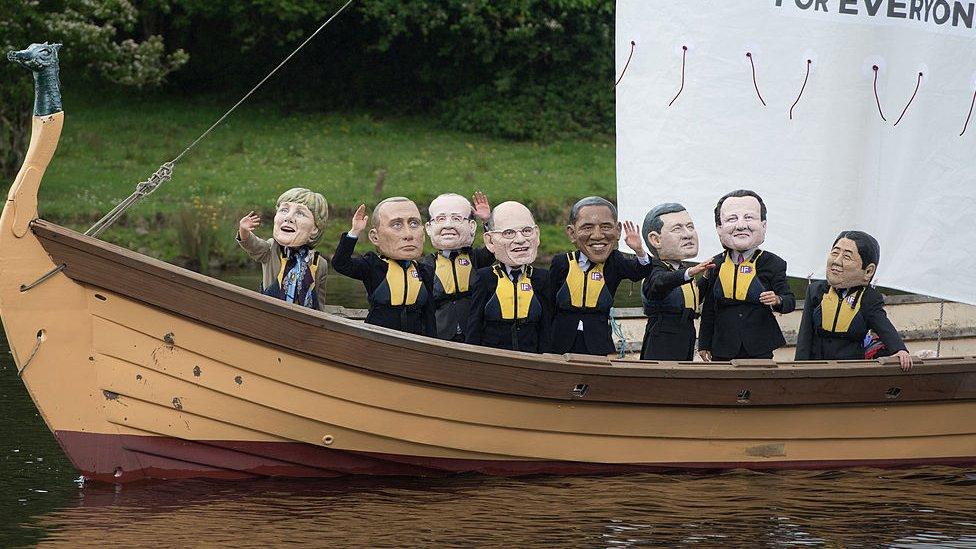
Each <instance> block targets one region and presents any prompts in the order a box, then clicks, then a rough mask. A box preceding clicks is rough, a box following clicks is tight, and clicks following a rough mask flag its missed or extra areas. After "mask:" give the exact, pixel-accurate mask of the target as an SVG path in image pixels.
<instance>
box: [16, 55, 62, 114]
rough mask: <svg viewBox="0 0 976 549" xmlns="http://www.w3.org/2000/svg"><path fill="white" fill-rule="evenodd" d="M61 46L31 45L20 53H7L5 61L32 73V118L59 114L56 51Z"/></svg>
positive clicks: (59, 92)
mask: <svg viewBox="0 0 976 549" xmlns="http://www.w3.org/2000/svg"><path fill="white" fill-rule="evenodd" d="M59 49H61V44H49V43H47V42H45V43H43V44H31V45H30V46H29V47H27V48H26V49H23V50H20V51H10V52H7V59H9V60H10V61H13V62H14V63H17V64H19V65H21V66H24V67H26V68H28V69H30V70H31V71H33V73H34V116H47V115H50V114H54V113H56V112H60V111H61V110H63V109H62V105H61V81H60V78H59V77H58V73H59V67H58V50H59Z"/></svg>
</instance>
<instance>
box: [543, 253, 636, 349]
mask: <svg viewBox="0 0 976 549" xmlns="http://www.w3.org/2000/svg"><path fill="white" fill-rule="evenodd" d="M574 253H576V254H577V257H579V255H578V254H579V252H574ZM653 270H654V262H653V261H651V262H649V263H648V264H647V265H641V264H640V262H639V261H637V259H635V258H628V257H626V256H624V254H622V253H621V252H620V250H614V251H613V252H611V253H610V256H609V257H608V258H607V261H606V263H605V264H604V267H603V278H604V287H605V288H606V289H607V291H608V292H610V295H611V296H612V295H615V294H616V293H617V287H618V286H620V283H621V282H622V281H623V280H625V279H626V280H633V281H634V282H637V281H640V280H641V279H643V278H644V277H646V276H648V275H649V274H651V271H653ZM568 273H569V260H568V259H567V258H566V254H558V255H556V256H555V257H553V258H552V265H551V266H550V267H549V288H550V290H551V292H552V303H553V306H554V307H555V315H554V317H553V320H552V338H551V348H552V352H554V353H566V352H569V351H570V350H571V349H572V348H573V340H574V339H575V338H576V331H577V327H578V326H579V323H580V321H583V339H584V341H585V342H586V350H587V352H588V354H591V355H608V354H610V353H612V352H614V350H615V349H616V348H615V347H614V345H613V339H612V338H611V331H610V324H609V322H610V317H609V316H608V315H607V314H606V313H602V312H589V311H577V310H573V309H566V308H563V307H561V306H560V305H559V301H558V300H557V299H556V295H557V294H558V293H559V290H560V289H561V288H562V287H563V285H564V284H565V283H566V275H567V274H568Z"/></svg>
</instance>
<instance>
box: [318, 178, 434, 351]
mask: <svg viewBox="0 0 976 549" xmlns="http://www.w3.org/2000/svg"><path fill="white" fill-rule="evenodd" d="M366 224H367V217H366V205H365V204H362V205H360V206H359V208H358V209H357V210H356V213H355V214H353V217H352V224H351V226H350V228H349V231H348V232H346V233H343V234H342V236H341V237H340V240H339V245H338V246H336V252H335V255H333V256H332V266H333V267H334V268H335V270H336V271H337V272H339V273H341V274H344V275H346V276H348V277H350V278H355V279H357V280H361V281H362V282H363V286H365V288H366V295H367V298H368V299H369V314H368V315H367V316H366V323H367V324H375V325H377V326H384V327H387V328H392V329H394V330H400V331H403V332H409V333H412V334H421V335H427V336H431V337H433V336H434V335H435V332H436V330H435V325H434V300H433V298H432V297H431V296H432V293H433V283H434V271H433V269H431V268H430V267H429V266H427V265H423V264H420V263H418V262H417V260H418V259H420V256H421V255H422V254H423V250H424V224H423V222H422V221H421V219H420V210H419V209H417V205H416V204H414V203H413V202H412V201H411V200H409V199H407V198H404V197H402V196H396V197H392V198H387V199H385V200H383V201H381V202H380V203H379V204H377V205H376V208H375V209H374V210H373V215H372V219H371V224H372V228H370V230H369V233H368V235H369V241H370V242H371V243H372V244H373V246H375V247H376V250H377V251H379V254H377V253H375V252H367V253H366V254H364V255H363V256H361V257H354V256H353V255H352V254H353V251H354V250H355V248H356V243H357V242H358V241H359V234H360V233H361V232H362V231H363V230H364V229H366Z"/></svg>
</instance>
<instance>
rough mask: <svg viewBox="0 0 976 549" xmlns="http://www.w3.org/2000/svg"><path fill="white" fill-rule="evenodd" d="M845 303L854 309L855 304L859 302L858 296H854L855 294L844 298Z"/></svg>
mask: <svg viewBox="0 0 976 549" xmlns="http://www.w3.org/2000/svg"><path fill="white" fill-rule="evenodd" d="M844 301H846V302H847V304H848V305H850V306H851V309H853V308H854V303H855V302H856V301H857V296H856V295H854V294H851V295H849V296H847V297H845V298H844Z"/></svg>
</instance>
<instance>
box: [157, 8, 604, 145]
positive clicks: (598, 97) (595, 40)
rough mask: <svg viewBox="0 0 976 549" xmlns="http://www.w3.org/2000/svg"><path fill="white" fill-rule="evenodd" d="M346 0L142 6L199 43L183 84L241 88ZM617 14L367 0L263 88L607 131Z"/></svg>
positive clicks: (492, 121)
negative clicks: (614, 29) (205, 30)
mask: <svg viewBox="0 0 976 549" xmlns="http://www.w3.org/2000/svg"><path fill="white" fill-rule="evenodd" d="M341 4H342V2H341V1H339V0H331V1H329V2H320V1H313V0H265V1H262V2H259V3H255V4H253V5H251V4H245V3H240V2H236V1H231V0H207V1H206V2H204V1H202V0H156V1H155V4H152V5H150V4H146V5H144V7H143V11H144V13H143V16H144V17H146V18H151V19H152V21H153V25H150V27H151V28H153V29H154V32H162V33H165V38H166V41H167V43H170V44H173V45H174V46H176V47H180V48H183V49H185V50H187V51H188V52H189V54H190V62H189V64H188V66H187V67H186V68H185V69H184V70H182V71H180V73H178V74H177V75H175V79H174V87H177V88H179V89H180V90H181V92H183V93H185V92H188V91H189V92H208V93H209V92H217V93H228V94H229V95H233V94H237V93H241V92H243V91H244V90H246V89H249V88H250V86H251V85H253V84H254V83H255V82H257V81H258V80H259V79H260V78H261V77H263V76H264V75H265V74H266V73H267V72H268V71H269V70H270V69H271V68H272V67H274V66H275V65H276V64H277V63H278V62H279V61H280V60H281V59H282V58H283V57H284V56H285V55H287V54H288V53H289V52H291V51H292V49H293V48H294V47H295V46H296V45H297V44H298V43H299V42H300V41H301V40H302V39H303V38H304V37H305V36H307V35H308V34H309V33H311V32H312V31H313V30H314V29H316V28H317V27H318V25H319V24H320V23H321V22H322V21H323V20H324V19H325V18H326V17H328V16H329V15H331V13H333V12H334V10H335V9H337V8H338V6H340V5H341ZM153 6H156V7H153ZM159 6H165V12H164V11H163V10H162V9H161V8H160V7H159ZM613 24H614V3H613V1H612V0H600V1H594V0H438V1H436V2H434V1H430V0H364V1H361V2H355V3H353V4H352V5H351V6H350V7H349V8H348V10H347V11H346V12H345V13H343V14H342V15H341V16H340V17H339V18H337V19H336V20H335V21H334V22H333V23H332V24H331V26H329V27H328V28H327V29H326V30H325V32H323V33H322V34H320V35H319V36H317V37H316V39H315V40H313V41H312V42H311V43H309V45H308V47H307V48H306V49H305V50H304V51H303V52H302V53H301V54H300V55H298V56H296V57H295V58H294V59H293V60H292V61H291V62H290V63H289V64H288V65H287V66H286V67H284V68H283V69H282V70H281V71H280V72H279V73H278V74H277V75H276V76H275V78H273V79H272V80H271V81H269V82H268V84H267V87H266V88H265V89H263V90H262V91H261V92H260V96H263V97H265V98H267V97H273V98H274V100H275V101H276V102H277V103H278V104H280V105H281V108H282V112H283V113H284V114H292V113H296V112H298V113H300V112H308V111H310V110H336V109H340V110H349V109H359V108H366V109H369V110H370V111H371V112H374V113H377V114H382V113H383V112H384V111H388V112H393V113H398V114H403V113H408V114H414V113H417V114H426V115H433V116H434V117H435V118H436V119H438V120H440V121H441V123H442V124H444V125H445V126H446V127H449V128H454V129H461V130H464V131H472V132H478V133H484V134H488V135H493V136H504V137H508V138H515V139H537V140H546V139H551V138H554V137H565V136H587V135H592V134H594V133H598V134H608V133H611V132H612V130H613V92H612V90H611V86H612V83H613V78H614V66H613ZM194 28H206V29H209V32H207V33H198V32H197V33H195V32H190V29H194ZM231 99H232V98H231V97H228V100H231Z"/></svg>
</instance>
